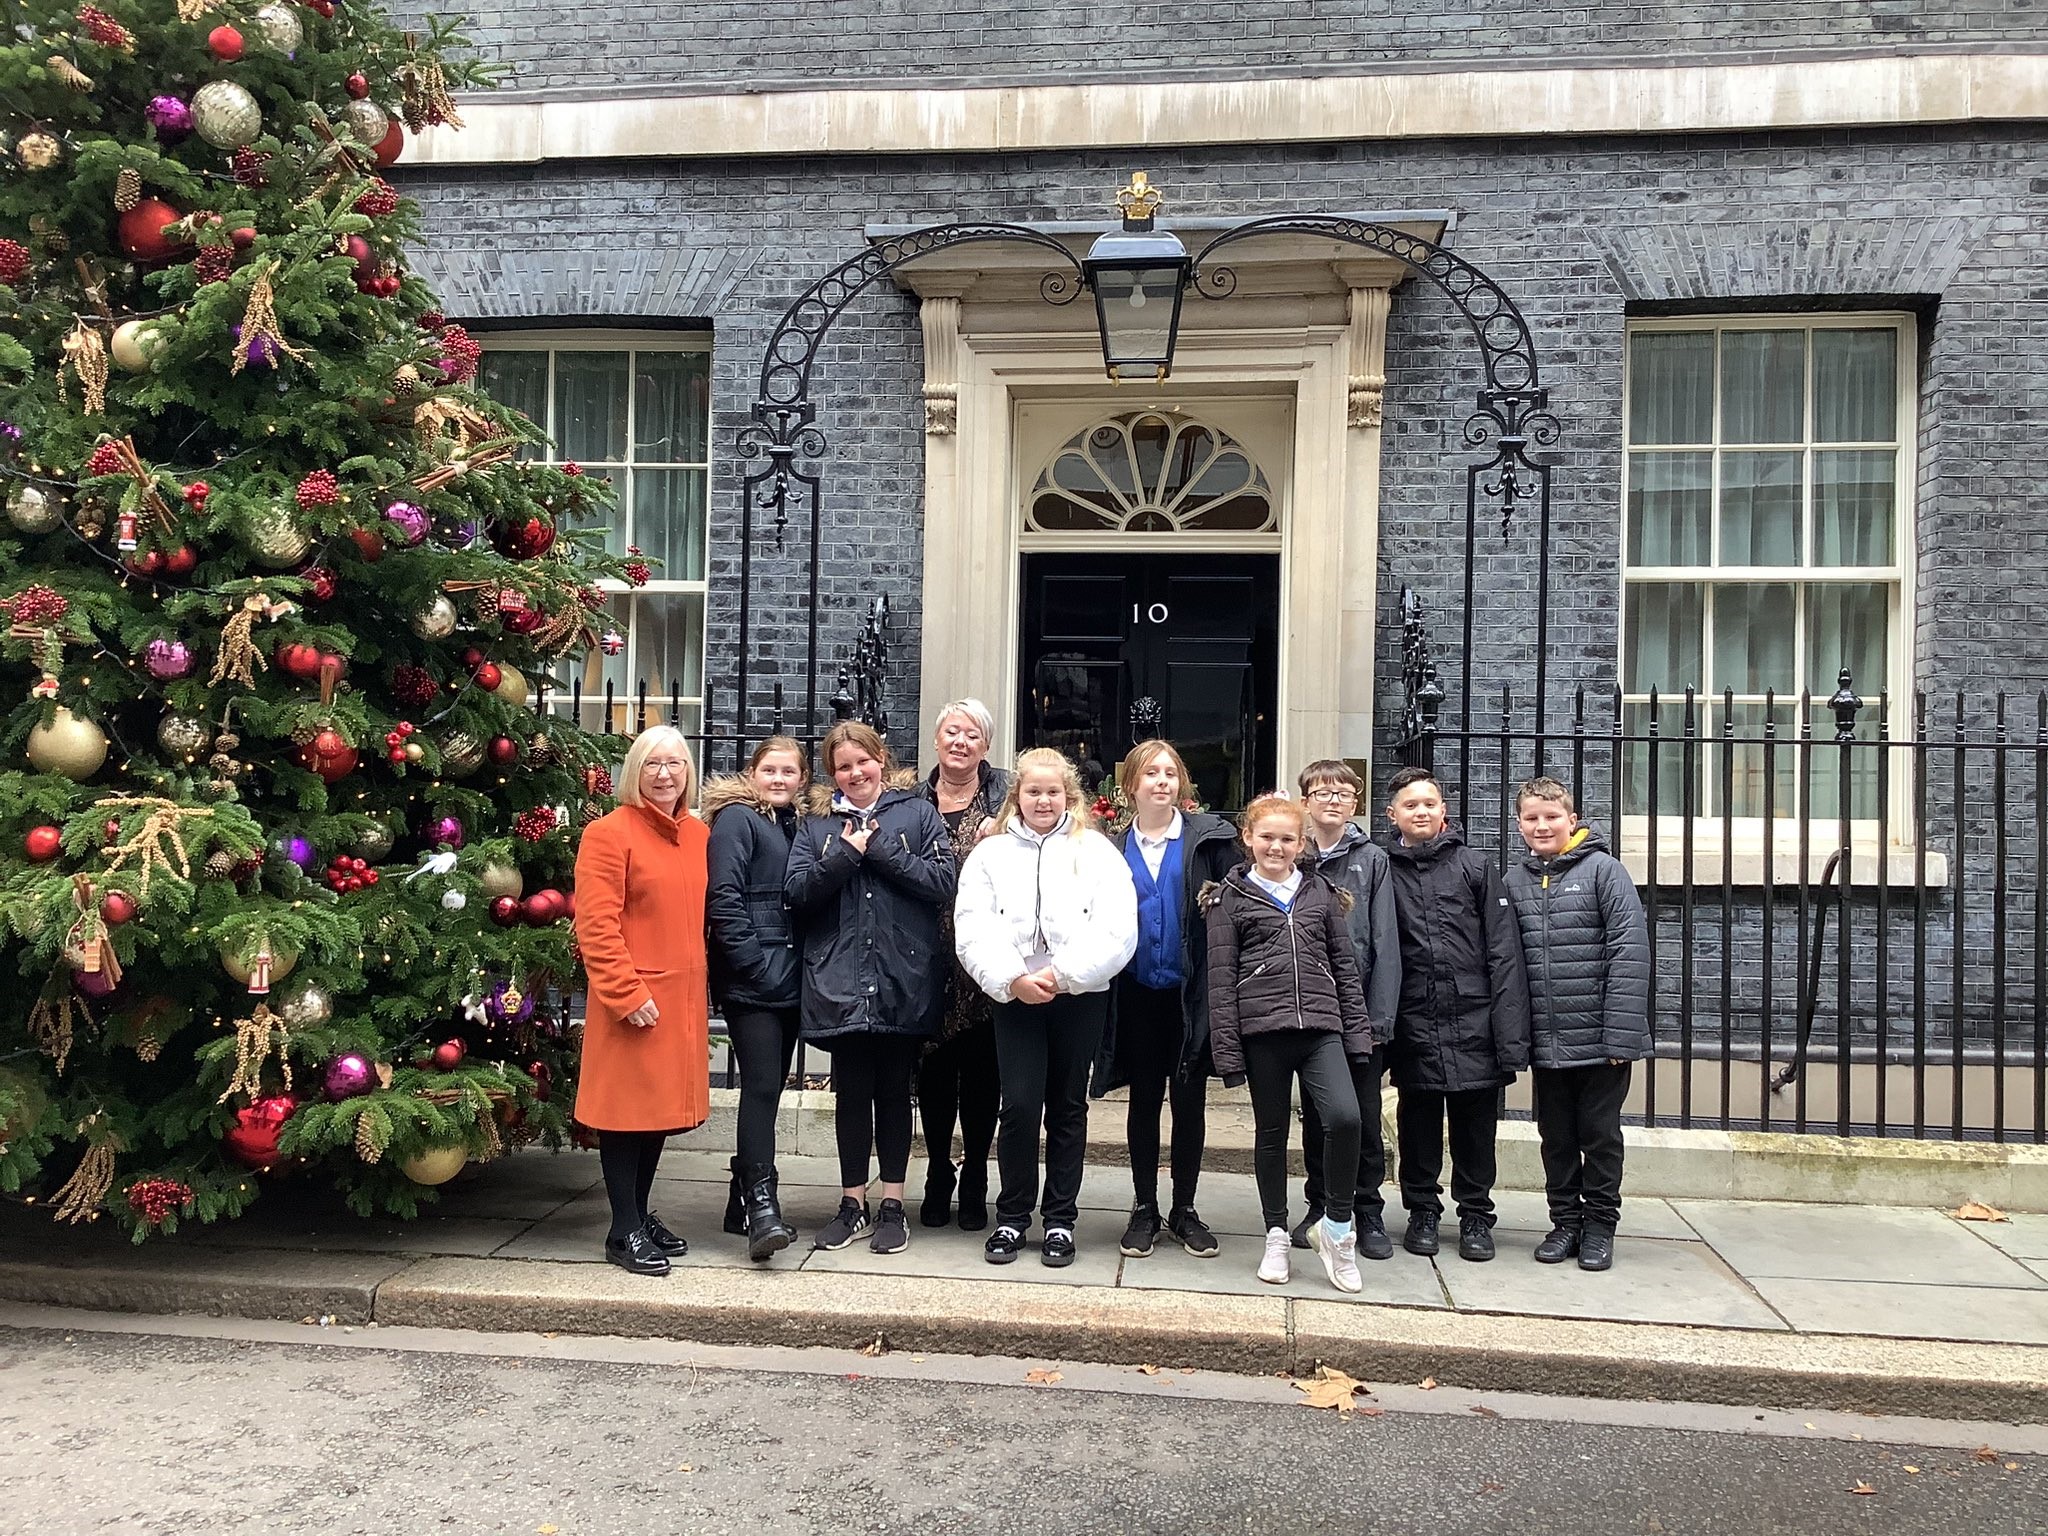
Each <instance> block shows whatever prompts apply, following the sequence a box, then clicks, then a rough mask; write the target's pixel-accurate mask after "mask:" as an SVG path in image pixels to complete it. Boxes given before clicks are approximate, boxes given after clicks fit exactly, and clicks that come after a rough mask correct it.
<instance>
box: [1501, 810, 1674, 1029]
mask: <svg viewBox="0 0 2048 1536" xmlns="http://www.w3.org/2000/svg"><path fill="white" fill-rule="evenodd" d="M1504 880H1505V883H1506V885H1507V890H1508V898H1509V900H1511V901H1513V902H1514V904H1515V917H1516V919H1517V921H1518V922H1519V923H1520V925H1521V930H1522V954H1523V956H1524V958H1525V960H1526V961H1527V964H1528V970H1529V1008H1530V1028H1531V1034H1530V1053H1531V1056H1532V1059H1533V1060H1534V1062H1535V1064H1536V1065H1537V1066H1538V1067H1544V1068H1557V1067H1597V1066H1603V1065H1605V1064H1606V1063H1608V1062H1610V1061H1638V1060H1640V1059H1641V1058H1643V1057H1645V1056H1648V1055H1649V1054H1650V1048H1651V1041H1650V935H1649V928H1648V924H1647V923H1646V922H1645V920H1644V918H1643V903H1642V900H1641V898H1640V897H1638V896H1637V895H1636V887H1635V882H1634V881H1633V880H1631V879H1630V878H1629V875H1628V871H1627V870H1626V869H1624V868H1623V867H1622V865H1621V861H1620V860H1619V859H1617V858H1615V857H1614V855H1612V854H1611V853H1609V852H1608V851H1607V844H1606V842H1605V841H1604V840H1603V839H1602V838H1601V836H1600V834H1599V833H1598V832H1595V831H1594V830H1593V829H1592V828H1590V827H1581V828H1579V830H1578V831H1577V832H1575V833H1573V834H1572V838H1571V841H1570V842H1569V843H1568V844H1567V845H1566V846H1565V848H1564V850H1563V851H1562V852H1561V853H1559V854H1558V855H1557V856H1556V857H1554V858H1549V859H1543V858H1538V857H1537V856H1536V855H1535V854H1533V853H1531V854H1529V855H1528V856H1527V857H1525V858H1521V859H1517V860H1516V861H1515V862H1514V863H1512V864H1510V865H1509V866H1508V869H1507V874H1506V875H1505V877H1504Z"/></svg>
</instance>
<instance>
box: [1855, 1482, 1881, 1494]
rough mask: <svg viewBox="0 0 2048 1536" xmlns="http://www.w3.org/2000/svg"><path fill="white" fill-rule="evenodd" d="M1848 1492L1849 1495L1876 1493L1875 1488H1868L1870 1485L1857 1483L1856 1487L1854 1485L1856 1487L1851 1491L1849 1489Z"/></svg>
mask: <svg viewBox="0 0 2048 1536" xmlns="http://www.w3.org/2000/svg"><path fill="white" fill-rule="evenodd" d="M1849 1491H1850V1492H1851V1493H1875V1492H1877V1490H1876V1489H1875V1488H1873V1487H1871V1486H1870V1484H1868V1483H1858V1484H1857V1485H1856V1486H1855V1487H1854V1488H1851V1489H1850V1490H1849Z"/></svg>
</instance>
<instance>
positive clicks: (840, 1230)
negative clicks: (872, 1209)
mask: <svg viewBox="0 0 2048 1536" xmlns="http://www.w3.org/2000/svg"><path fill="white" fill-rule="evenodd" d="M872 1230H873V1228H872V1227H870V1226H869V1224H868V1208H867V1206H866V1205H865V1204H863V1203H862V1202H861V1201H859V1200H856V1199H854V1198H853V1196H851V1195H841V1196H840V1197H839V1214H838V1215H836V1216H834V1217H833V1218H832V1219H831V1220H830V1221H828V1222H826V1223H825V1225H824V1228H823V1229H822V1230H821V1231H820V1232H819V1233H818V1235H817V1237H816V1238H815V1239H814V1240H813V1241H812V1243H811V1246H812V1247H813V1248H823V1249H824V1250H825V1251H826V1252H828V1253H837V1252H838V1251H839V1250H840V1249H841V1248H847V1247H851V1246H852V1245H853V1242H854V1240H855V1239H856V1238H862V1237H866V1236H867V1235H868V1233H869V1232H870V1231H872Z"/></svg>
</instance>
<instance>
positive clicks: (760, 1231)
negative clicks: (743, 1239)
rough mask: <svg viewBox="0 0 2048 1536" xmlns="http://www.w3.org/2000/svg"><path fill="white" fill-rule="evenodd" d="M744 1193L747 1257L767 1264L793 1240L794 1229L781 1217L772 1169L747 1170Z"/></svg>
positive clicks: (758, 1262) (764, 1167)
mask: <svg viewBox="0 0 2048 1536" xmlns="http://www.w3.org/2000/svg"><path fill="white" fill-rule="evenodd" d="M744 1182H745V1184H746V1193H747V1257H748V1258H749V1259H752V1260H753V1261H754V1262H755V1263H756V1264H766V1263H767V1262H768V1261H769V1260H770V1259H772V1258H774V1257H775V1255H776V1254H778V1253H780V1252H782V1250H783V1249H785V1248H787V1247H788V1246H789V1245H790V1244H791V1243H793V1242H795V1241H796V1228H795V1227H792V1226H791V1225H790V1224H789V1222H788V1221H787V1220H786V1219H785V1218H784V1217H783V1214H782V1203H781V1202H780V1201H779V1200H778V1199H777V1198H776V1194H775V1170H774V1168H773V1167H771V1166H768V1165H766V1164H763V1165H762V1166H760V1167H753V1168H748V1169H747V1170H746V1173H745V1176H744Z"/></svg>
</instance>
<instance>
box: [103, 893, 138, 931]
mask: <svg viewBox="0 0 2048 1536" xmlns="http://www.w3.org/2000/svg"><path fill="white" fill-rule="evenodd" d="M100 917H101V918H102V919H103V920H104V921H105V923H106V925H107V926H108V927H109V928H118V927H120V926H121V925H122V924H123V923H132V922H134V921H135V898H134V897H133V896H130V895H129V894H128V893H127V892H126V891H109V892H107V894H106V895H104V896H102V897H101V898H100Z"/></svg>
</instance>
